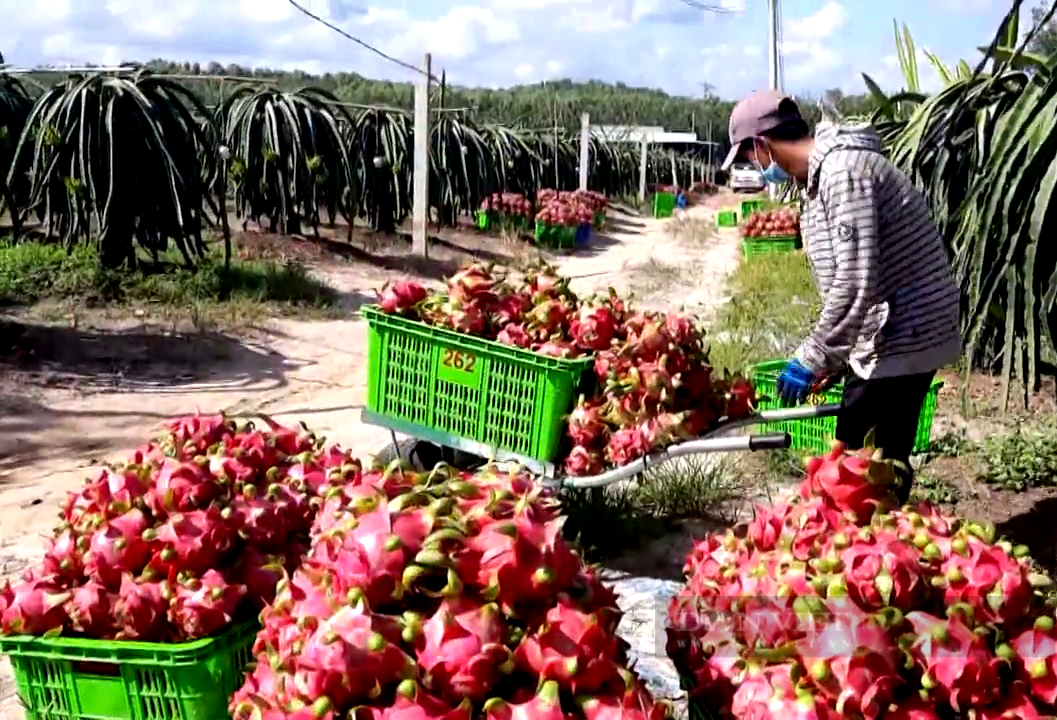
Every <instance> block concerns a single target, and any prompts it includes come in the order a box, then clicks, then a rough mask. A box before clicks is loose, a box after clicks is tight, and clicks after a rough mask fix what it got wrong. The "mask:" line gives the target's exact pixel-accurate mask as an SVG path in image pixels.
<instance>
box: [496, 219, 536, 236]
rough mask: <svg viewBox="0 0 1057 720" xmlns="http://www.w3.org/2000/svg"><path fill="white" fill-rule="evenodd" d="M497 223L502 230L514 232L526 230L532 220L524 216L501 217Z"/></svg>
mask: <svg viewBox="0 0 1057 720" xmlns="http://www.w3.org/2000/svg"><path fill="white" fill-rule="evenodd" d="M499 222H500V223H501V224H502V225H503V227H504V228H507V229H509V230H513V231H516V232H520V231H522V230H527V229H528V228H529V227H530V226H531V225H532V220H531V219H530V218H527V217H525V216H524V215H502V216H501V217H500V219H499Z"/></svg>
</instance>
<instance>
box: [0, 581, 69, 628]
mask: <svg viewBox="0 0 1057 720" xmlns="http://www.w3.org/2000/svg"><path fill="white" fill-rule="evenodd" d="M71 597H72V593H70V592H69V591H66V590H63V589H62V584H61V583H60V582H58V581H57V580H56V579H55V578H51V577H46V576H45V577H41V578H37V579H33V580H26V581H25V582H23V583H21V584H19V585H16V586H14V587H12V588H10V590H9V594H8V597H7V598H6V602H5V604H6V605H7V607H6V608H5V609H4V614H3V616H2V617H0V627H2V628H3V629H4V632H5V633H13V634H16V635H44V634H45V633H53V632H55V631H59V630H61V629H62V628H63V626H64V625H65V624H66V622H67V619H68V618H67V615H66V608H65V604H66V602H67V601H69V600H70V598H71Z"/></svg>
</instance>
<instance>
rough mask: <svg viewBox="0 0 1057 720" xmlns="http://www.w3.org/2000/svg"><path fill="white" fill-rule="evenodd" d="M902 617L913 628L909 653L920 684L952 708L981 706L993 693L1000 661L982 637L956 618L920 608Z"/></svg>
mask: <svg viewBox="0 0 1057 720" xmlns="http://www.w3.org/2000/svg"><path fill="white" fill-rule="evenodd" d="M906 620H907V622H908V623H909V624H910V627H911V628H913V631H914V637H913V641H912V646H911V649H910V652H911V655H912V656H913V657H914V658H915V659H916V660H917V661H918V663H919V664H920V665H921V667H922V671H923V673H924V674H923V676H922V679H921V686H922V688H924V689H925V690H926V691H928V692H930V693H933V694H934V696H937V697H939V698H942V699H943V700H946V701H947V702H949V703H950V705H951V707H952V708H954V709H955V710H956V711H964V710H967V709H969V708H972V707H981V706H982V705H985V704H986V703H988V702H989V701H991V700H993V699H994V698H995V697H996V696H997V693H998V689H999V688H1000V687H1001V684H1000V682H999V668H1000V666H1001V664H1002V661H1001V660H999V659H998V658H996V657H995V656H994V655H992V654H991V651H990V650H989V649H988V647H987V645H986V643H985V641H984V639H983V638H982V637H980V636H979V635H977V634H975V633H973V631H972V630H971V629H970V628H968V627H966V626H965V625H964V624H963V623H962V622H961V621H960V620H941V619H940V618H937V617H934V616H930V615H928V614H927V613H923V612H920V611H914V612H911V613H908V614H907V616H906Z"/></svg>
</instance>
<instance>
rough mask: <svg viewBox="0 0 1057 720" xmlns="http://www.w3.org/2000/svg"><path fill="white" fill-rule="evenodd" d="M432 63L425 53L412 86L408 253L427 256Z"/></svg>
mask: <svg viewBox="0 0 1057 720" xmlns="http://www.w3.org/2000/svg"><path fill="white" fill-rule="evenodd" d="M431 66H432V61H431V58H430V55H429V53H426V56H425V58H424V59H423V61H422V71H423V73H424V74H423V75H422V77H420V78H419V80H418V82H416V83H415V174H414V189H413V195H412V198H411V213H412V218H411V252H412V253H414V254H415V255H418V256H419V257H429V224H428V223H429V89H430V88H429V82H430V76H431V75H432V72H433V71H432V68H431Z"/></svg>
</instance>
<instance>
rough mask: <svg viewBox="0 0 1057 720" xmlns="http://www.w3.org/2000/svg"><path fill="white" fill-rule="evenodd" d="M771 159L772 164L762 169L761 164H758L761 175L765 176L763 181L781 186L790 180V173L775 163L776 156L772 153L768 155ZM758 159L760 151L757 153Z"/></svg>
mask: <svg viewBox="0 0 1057 720" xmlns="http://www.w3.org/2000/svg"><path fill="white" fill-rule="evenodd" d="M767 154H768V156H769V157H770V158H771V164H770V165H768V166H767V167H760V164H759V163H756V167H757V168H759V170H760V174H761V175H763V179H764V180H765V181H767V182H769V183H771V184H772V185H781V184H782V183H784V182H787V181H788V180H789V173H787V172H786V171H785V170H783V169H782V166H781V165H779V164H778V163H776V162H775V161H774V156H773V155H771V153H770V152H768V153H767ZM756 157H757V158H758V157H760V151H759V150H757V151H756Z"/></svg>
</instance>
